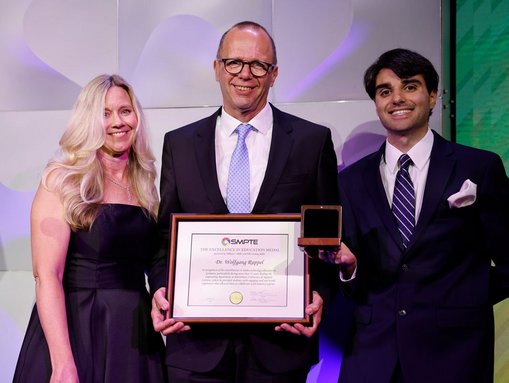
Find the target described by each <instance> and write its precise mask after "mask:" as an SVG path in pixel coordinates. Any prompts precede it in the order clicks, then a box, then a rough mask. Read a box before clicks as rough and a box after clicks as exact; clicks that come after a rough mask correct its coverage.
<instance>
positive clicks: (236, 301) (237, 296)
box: [230, 291, 244, 305]
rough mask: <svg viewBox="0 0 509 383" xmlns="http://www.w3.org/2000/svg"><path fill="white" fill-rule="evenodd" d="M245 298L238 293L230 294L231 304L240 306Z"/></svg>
mask: <svg viewBox="0 0 509 383" xmlns="http://www.w3.org/2000/svg"><path fill="white" fill-rule="evenodd" d="M243 298H244V297H243V296H242V293H239V292H238V291H234V292H233V293H231V294H230V302H231V303H233V304H234V305H238V304H240V303H241V302H242V299H243Z"/></svg>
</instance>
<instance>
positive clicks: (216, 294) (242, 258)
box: [168, 214, 310, 324]
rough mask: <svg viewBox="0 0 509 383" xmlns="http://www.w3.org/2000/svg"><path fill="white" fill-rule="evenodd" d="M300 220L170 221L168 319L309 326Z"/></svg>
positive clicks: (179, 217) (194, 217) (184, 217)
mask: <svg viewBox="0 0 509 383" xmlns="http://www.w3.org/2000/svg"><path fill="white" fill-rule="evenodd" d="M300 220H301V215H300V214H284V215H283V214H275V215H256V214H227V215H205V214H202V215H200V214H174V215H173V216H172V232H171V241H170V243H171V246H170V263H169V274H168V275H169V278H168V301H169V302H170V310H169V312H168V315H169V316H170V317H172V318H174V319H176V320H179V321H182V322H186V323H193V322H251V323H254V322H269V323H297V322H299V323H305V324H307V323H309V322H310V317H309V316H308V315H306V313H305V308H306V306H307V305H308V304H309V302H310V293H309V275H308V258H307V256H306V255H305V254H304V253H303V252H302V251H301V250H300V249H299V247H298V245H297V238H298V236H299V233H300Z"/></svg>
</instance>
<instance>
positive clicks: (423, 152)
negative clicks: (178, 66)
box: [385, 129, 434, 174]
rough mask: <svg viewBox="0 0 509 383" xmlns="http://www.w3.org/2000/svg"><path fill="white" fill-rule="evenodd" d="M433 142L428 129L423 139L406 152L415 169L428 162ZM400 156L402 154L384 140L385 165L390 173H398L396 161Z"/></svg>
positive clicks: (431, 134)
mask: <svg viewBox="0 0 509 383" xmlns="http://www.w3.org/2000/svg"><path fill="white" fill-rule="evenodd" d="M433 140H434V137H433V133H432V132H431V130H430V129H428V131H427V132H426V134H425V135H424V137H423V138H421V140H420V141H419V142H418V143H417V144H415V145H414V146H413V147H412V148H411V149H410V150H409V151H408V152H407V154H408V155H409V156H410V158H411V159H412V161H413V163H414V166H415V167H416V168H417V169H422V168H423V167H424V165H425V164H426V162H427V161H428V160H429V157H430V155H431V149H432V147H433ZM402 154H403V152H401V151H400V150H399V149H397V148H396V147H395V146H393V145H391V144H390V143H389V141H388V140H385V163H386V164H387V168H388V169H389V171H390V172H391V173H393V174H395V173H396V172H397V171H398V160H399V157H400V156H401V155H402Z"/></svg>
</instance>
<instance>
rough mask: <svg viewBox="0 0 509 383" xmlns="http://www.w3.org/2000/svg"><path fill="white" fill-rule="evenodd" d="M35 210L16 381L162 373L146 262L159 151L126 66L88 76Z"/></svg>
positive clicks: (156, 376) (131, 378)
mask: <svg viewBox="0 0 509 383" xmlns="http://www.w3.org/2000/svg"><path fill="white" fill-rule="evenodd" d="M60 149H61V150H60V152H59V154H58V155H57V156H56V157H55V158H53V159H52V160H51V161H50V162H49V163H48V165H47V166H46V169H45V171H44V173H43V177H42V182H41V185H40V186H39V189H38V190H37V193H36V195H35V198H34V201H33V205H32V211H31V242H32V263H33V272H34V277H35V288H36V305H35V307H34V310H33V312H32V316H31V318H30V322H29V325H28V330H27V333H26V335H25V339H24V341H23V345H22V349H21V352H20V356H19V359H18V363H17V366H16V371H15V376H14V382H81V383H86V382H163V381H164V380H165V379H164V374H165V373H164V371H163V365H162V351H163V350H164V344H163V341H162V339H161V336H160V334H158V333H156V332H154V331H153V329H152V326H151V319H150V305H149V295H148V293H147V290H146V287H145V274H144V273H145V271H146V270H148V269H149V268H150V264H151V256H152V254H153V251H152V246H153V244H155V243H156V240H155V235H156V227H155V225H156V224H155V217H156V214H157V208H158V197H157V191H156V188H155V178H156V171H155V167H154V156H153V154H152V152H151V150H150V147H149V144H148V137H147V131H146V124H145V121H144V117H143V111H142V109H141V106H140V104H139V103H138V101H137V100H136V97H135V95H134V92H133V89H132V87H131V86H130V85H129V84H128V83H127V82H126V81H125V80H124V79H122V78H121V77H120V76H117V75H111V76H110V75H101V76H98V77H96V78H95V79H93V80H92V81H91V82H90V83H88V84H87V85H86V86H85V87H84V88H83V90H82V91H81V93H80V95H79V96H78V99H77V101H76V103H75V105H74V108H73V112H72V116H71V119H70V122H69V126H68V128H67V130H66V131H65V133H64V134H63V136H62V138H61V140H60Z"/></svg>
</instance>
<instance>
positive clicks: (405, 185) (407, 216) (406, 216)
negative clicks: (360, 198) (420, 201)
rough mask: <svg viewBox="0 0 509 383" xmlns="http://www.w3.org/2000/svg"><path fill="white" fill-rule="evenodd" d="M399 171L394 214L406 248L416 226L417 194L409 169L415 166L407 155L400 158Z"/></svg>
mask: <svg viewBox="0 0 509 383" xmlns="http://www.w3.org/2000/svg"><path fill="white" fill-rule="evenodd" d="M398 163H399V171H398V174H396V183H395V184H394V196H393V198H392V212H393V214H394V216H395V217H396V221H397V222H398V229H399V232H400V233H401V238H402V239H403V246H404V247H405V248H406V247H407V246H408V243H409V242H410V239H411V238H412V234H413V232H414V226H415V193H414V184H413V183H412V180H411V179H410V174H408V167H409V166H410V165H412V164H413V162H412V159H411V158H410V157H409V156H408V155H407V154H402V155H401V157H399V161H398Z"/></svg>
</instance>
